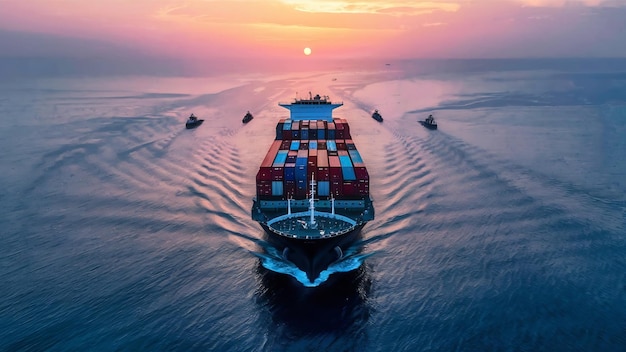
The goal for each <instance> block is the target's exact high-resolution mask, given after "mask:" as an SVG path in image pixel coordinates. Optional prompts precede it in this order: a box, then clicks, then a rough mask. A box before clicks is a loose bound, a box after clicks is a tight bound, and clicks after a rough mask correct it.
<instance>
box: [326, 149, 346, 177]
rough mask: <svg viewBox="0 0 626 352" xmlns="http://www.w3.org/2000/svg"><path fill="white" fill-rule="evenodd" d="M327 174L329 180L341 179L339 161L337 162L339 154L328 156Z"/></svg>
mask: <svg viewBox="0 0 626 352" xmlns="http://www.w3.org/2000/svg"><path fill="white" fill-rule="evenodd" d="M328 166H329V175H330V180H331V181H339V182H340V181H342V179H343V176H342V172H341V163H340V162H339V156H337V155H329V156H328Z"/></svg>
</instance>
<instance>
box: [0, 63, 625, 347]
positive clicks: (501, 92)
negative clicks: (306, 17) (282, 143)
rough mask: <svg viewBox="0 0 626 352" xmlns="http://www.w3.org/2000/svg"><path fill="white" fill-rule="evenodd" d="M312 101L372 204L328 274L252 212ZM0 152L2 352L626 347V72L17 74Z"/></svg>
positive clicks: (0, 100)
mask: <svg viewBox="0 0 626 352" xmlns="http://www.w3.org/2000/svg"><path fill="white" fill-rule="evenodd" d="M309 91H311V92H313V94H316V93H319V94H323V95H329V96H330V97H331V99H333V100H339V101H343V103H344V106H343V107H341V108H339V109H337V110H335V112H336V116H338V117H344V118H346V119H347V120H348V121H349V123H350V126H351V132H352V136H353V139H354V141H355V143H356V146H357V148H358V149H359V150H360V152H361V155H362V157H363V159H364V161H365V163H366V165H367V166H368V170H369V173H370V177H371V192H372V195H373V198H374V201H375V203H374V204H375V207H376V219H375V220H374V221H372V222H370V223H368V224H367V225H366V226H365V228H364V229H363V234H362V238H361V239H360V241H359V242H358V243H356V246H355V249H354V251H348V252H347V253H346V256H345V258H344V260H342V261H341V262H339V263H337V264H335V265H333V266H332V267H331V268H329V269H328V270H327V271H326V272H325V273H324V276H323V277H321V278H320V279H319V280H317V281H316V282H310V281H308V279H306V277H305V276H304V275H303V274H302V273H300V272H299V271H298V270H297V269H295V268H294V267H293V266H292V265H290V263H288V262H285V261H284V260H281V256H280V254H279V253H278V252H277V251H276V250H275V249H274V248H272V247H271V245H269V244H268V243H267V242H266V238H265V237H264V234H263V231H262V229H261V228H260V227H259V226H258V224H257V223H255V222H254V221H252V220H251V219H250V214H249V212H250V207H251V205H252V197H253V196H254V192H255V175H256V172H257V169H258V167H259V165H260V162H261V160H262V159H263V156H264V155H265V152H266V151H267V149H268V148H269V145H270V143H271V141H272V139H273V138H274V127H275V125H276V123H277V121H278V119H280V118H283V117H287V113H288V111H287V110H285V109H283V108H281V107H279V106H278V105H277V104H278V102H288V101H290V100H292V99H293V98H294V97H296V96H302V95H305V94H308V92H309ZM374 109H378V110H379V111H380V112H381V113H382V115H383V117H384V119H385V120H384V122H383V123H378V122H376V121H374V120H373V119H372V118H371V117H370V114H371V112H372V111H373V110H374ZM248 110H249V111H250V112H252V113H253V114H254V116H255V118H254V120H253V121H252V122H250V123H249V124H246V125H243V124H242V123H241V119H242V117H243V115H244V114H245V113H246V111H248ZM192 112H193V113H194V114H195V115H196V116H198V117H200V118H203V119H205V123H204V124H203V125H202V126H201V127H200V128H198V129H195V130H186V129H185V128H184V121H185V120H186V118H187V116H189V114H191V113H192ZM429 114H433V115H434V116H435V118H436V119H437V121H438V123H439V130H437V131H430V130H426V129H424V128H423V127H422V126H421V125H420V124H419V123H418V120H422V119H424V118H425V117H427V116H428V115H429ZM0 150H1V152H0V167H1V170H2V172H1V173H0V184H1V185H2V187H0V224H1V226H0V227H1V230H0V351H117V350H119V351H141V350H145V351H624V350H626V216H625V211H626V157H625V156H626V60H543V61H541V60H516V61H515V60H474V61H461V60H457V61H412V62H390V63H389V64H388V65H386V64H385V63H381V64H379V65H372V66H368V67H365V66H358V67H354V68H353V69H352V68H351V67H350V66H349V65H348V66H343V67H340V68H338V69H337V70H328V71H323V72H321V71H313V72H295V73H289V72H285V73H281V74H280V75H271V74H265V75H264V74H257V75H252V74H247V75H240V76H237V75H231V76H223V77H196V78H163V77H133V76H124V77H106V78H104V77H98V78H60V77H57V78H40V79H33V78H29V79H24V80H9V81H4V82H2V83H0Z"/></svg>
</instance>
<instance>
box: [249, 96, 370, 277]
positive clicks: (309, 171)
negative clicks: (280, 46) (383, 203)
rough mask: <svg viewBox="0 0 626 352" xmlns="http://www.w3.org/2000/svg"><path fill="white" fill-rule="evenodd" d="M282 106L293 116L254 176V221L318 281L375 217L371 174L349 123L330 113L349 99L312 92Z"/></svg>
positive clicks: (280, 124) (278, 132) (278, 129)
mask: <svg viewBox="0 0 626 352" xmlns="http://www.w3.org/2000/svg"><path fill="white" fill-rule="evenodd" d="M278 105H279V106H282V107H284V108H286V109H288V110H289V111H290V117H289V118H283V119H281V120H279V122H278V124H277V125H276V138H275V139H274V141H273V143H272V145H271V146H270V148H269V150H268V152H267V154H266V156H265V158H264V159H263V162H262V163H261V166H260V168H259V171H258V173H257V175H256V197H255V198H254V199H253V205H252V219H254V220H255V221H258V222H259V223H260V224H261V226H262V227H263V229H264V230H265V231H266V232H267V233H268V234H269V238H270V240H271V241H272V242H274V243H277V244H278V246H280V248H279V249H280V250H282V253H283V257H284V258H285V259H287V260H289V261H291V262H293V263H294V264H295V265H296V266H298V267H299V268H300V269H301V270H303V271H305V272H306V273H307V276H308V277H309V279H310V280H311V281H313V280H314V279H315V278H317V277H318V276H319V273H320V272H321V271H323V270H324V269H326V268H327V267H328V266H329V265H330V264H332V263H333V262H335V261H337V260H339V259H341V257H342V256H343V252H344V250H345V248H346V247H347V246H349V245H350V244H352V243H353V242H354V240H355V238H356V236H357V235H358V234H359V233H360V230H361V228H362V227H363V226H364V225H365V224H366V223H367V222H368V221H370V220H373V219H374V207H373V204H372V199H371V197H370V192H369V174H368V172H367V168H366V167H365V164H364V163H363V159H362V158H361V155H360V154H359V151H358V150H357V148H356V146H355V144H354V141H353V140H352V136H351V135H350V126H349V125H348V122H347V121H346V120H345V119H343V118H334V117H333V115H332V112H333V110H334V109H335V108H338V107H340V106H342V105H343V103H333V102H331V101H330V99H329V98H328V97H327V96H323V97H322V96H320V95H316V96H314V97H313V96H312V95H311V93H309V98H308V99H298V98H296V99H295V100H294V101H293V102H291V103H279V104H278Z"/></svg>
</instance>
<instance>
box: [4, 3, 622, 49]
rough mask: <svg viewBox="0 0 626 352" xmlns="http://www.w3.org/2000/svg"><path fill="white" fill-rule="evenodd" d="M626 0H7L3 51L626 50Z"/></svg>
mask: <svg viewBox="0 0 626 352" xmlns="http://www.w3.org/2000/svg"><path fill="white" fill-rule="evenodd" d="M623 38H626V0H456V1H455V0H446V1H441V0H430V1H415V0H413V1H409V0H380V1H378V0H373V1H368V0H309V1H307V0H134V1H129V0H0V44H2V47H3V48H4V49H3V50H2V51H1V52H0V56H29V55H30V56H46V55H56V56H63V55H70V56H71V55H76V56H80V55H87V56H88V55H90V54H91V55H101V54H102V53H103V52H107V53H108V54H113V53H115V52H123V51H124V50H133V51H137V52H142V53H144V54H149V55H154V56H161V57H184V58H189V59H196V60H197V59H212V58H213V59H215V58H265V59H271V58H284V59H289V58H305V55H304V54H303V49H304V48H305V47H310V48H311V49H312V54H311V55H309V56H306V59H307V60H315V59H323V58H362V57H364V58H385V59H386V58H390V59H394V58H508V57H626V40H625V39H623Z"/></svg>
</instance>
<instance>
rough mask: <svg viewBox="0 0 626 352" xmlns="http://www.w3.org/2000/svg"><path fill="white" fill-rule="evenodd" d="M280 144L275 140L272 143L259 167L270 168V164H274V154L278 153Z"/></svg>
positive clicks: (279, 141) (280, 142)
mask: <svg viewBox="0 0 626 352" xmlns="http://www.w3.org/2000/svg"><path fill="white" fill-rule="evenodd" d="M281 144H282V141H281V140H275V141H274V142H272V145H271V146H270V149H269V150H268V151H267V154H265V158H264V159H263V162H261V167H269V166H272V164H273V163H274V158H276V154H277V153H278V150H279V149H280V145H281Z"/></svg>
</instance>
